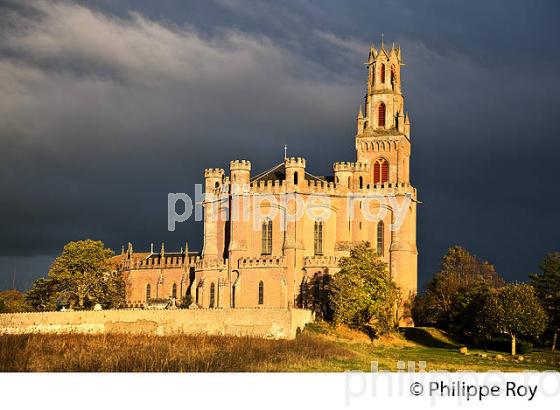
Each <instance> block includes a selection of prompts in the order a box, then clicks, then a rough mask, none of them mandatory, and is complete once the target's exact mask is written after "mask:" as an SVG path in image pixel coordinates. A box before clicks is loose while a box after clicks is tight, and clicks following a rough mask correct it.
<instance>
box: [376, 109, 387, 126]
mask: <svg viewBox="0 0 560 410" xmlns="http://www.w3.org/2000/svg"><path fill="white" fill-rule="evenodd" d="M377 120H378V122H377V124H378V125H379V126H380V127H384V126H385V104H384V103H381V104H379V110H378V119H377Z"/></svg>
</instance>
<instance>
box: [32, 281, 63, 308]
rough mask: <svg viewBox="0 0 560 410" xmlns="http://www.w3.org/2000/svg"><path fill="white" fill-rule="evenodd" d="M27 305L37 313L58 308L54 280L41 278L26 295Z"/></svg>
mask: <svg viewBox="0 0 560 410" xmlns="http://www.w3.org/2000/svg"><path fill="white" fill-rule="evenodd" d="M25 300H26V302H27V304H28V305H29V306H30V307H31V308H32V309H33V310H36V311H45V310H54V309H55V308H56V284H55V283H54V281H53V280H52V278H48V277H47V278H39V279H37V280H36V281H35V282H33V285H32V286H31V289H29V290H28V291H27V292H26V293H25Z"/></svg>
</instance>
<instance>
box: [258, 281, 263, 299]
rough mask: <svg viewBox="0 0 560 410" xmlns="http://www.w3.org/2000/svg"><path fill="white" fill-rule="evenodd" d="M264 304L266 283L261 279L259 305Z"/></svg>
mask: <svg viewBox="0 0 560 410" xmlns="http://www.w3.org/2000/svg"><path fill="white" fill-rule="evenodd" d="M263 304H264V283H263V281H262V280H261V281H260V282H259V305H263Z"/></svg>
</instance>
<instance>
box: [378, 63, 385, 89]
mask: <svg viewBox="0 0 560 410" xmlns="http://www.w3.org/2000/svg"><path fill="white" fill-rule="evenodd" d="M380 70H381V71H380V72H379V79H380V81H381V84H385V64H381V68H380Z"/></svg>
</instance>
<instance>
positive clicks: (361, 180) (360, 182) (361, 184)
mask: <svg viewBox="0 0 560 410" xmlns="http://www.w3.org/2000/svg"><path fill="white" fill-rule="evenodd" d="M358 181H359V186H360V189H362V188H363V187H364V178H363V177H360V179H359V180H358Z"/></svg>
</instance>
